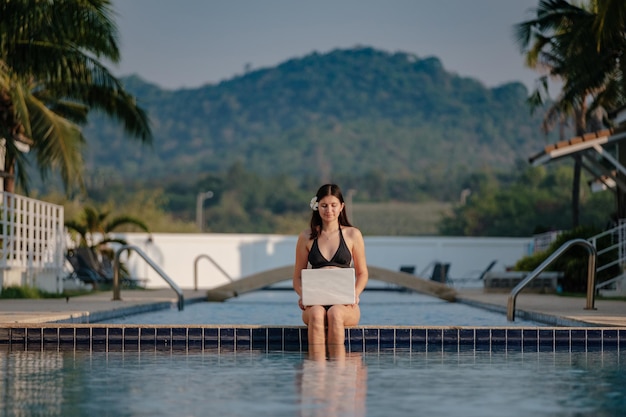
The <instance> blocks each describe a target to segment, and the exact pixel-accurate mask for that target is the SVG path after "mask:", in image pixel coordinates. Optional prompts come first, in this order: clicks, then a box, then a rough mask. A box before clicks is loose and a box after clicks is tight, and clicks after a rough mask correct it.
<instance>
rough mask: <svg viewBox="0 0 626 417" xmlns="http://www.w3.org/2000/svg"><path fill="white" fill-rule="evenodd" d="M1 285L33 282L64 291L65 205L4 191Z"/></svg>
mask: <svg viewBox="0 0 626 417" xmlns="http://www.w3.org/2000/svg"><path fill="white" fill-rule="evenodd" d="M0 196H1V207H0V209H1V211H0V238H1V239H2V245H1V247H0V272H1V279H2V282H1V284H2V286H1V288H5V287H7V286H10V285H22V286H23V285H29V286H33V287H38V288H41V289H44V290H46V291H50V292H60V291H62V290H63V282H62V281H63V280H62V272H63V264H64V254H65V229H64V224H63V223H64V212H63V206H59V205H56V204H51V203H47V202H44V201H41V200H36V199H33V198H28V197H24V196H21V195H17V194H12V193H7V192H1V193H0Z"/></svg>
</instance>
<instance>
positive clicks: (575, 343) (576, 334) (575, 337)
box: [570, 329, 587, 351]
mask: <svg viewBox="0 0 626 417" xmlns="http://www.w3.org/2000/svg"><path fill="white" fill-rule="evenodd" d="M570 346H571V348H572V350H576V351H580V350H581V348H582V349H587V332H586V331H585V330H583V329H572V330H571V343H570Z"/></svg>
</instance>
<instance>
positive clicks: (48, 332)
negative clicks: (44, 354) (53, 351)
mask: <svg viewBox="0 0 626 417" xmlns="http://www.w3.org/2000/svg"><path fill="white" fill-rule="evenodd" d="M43 342H44V343H46V344H50V345H58V344H59V329H58V328H56V327H46V328H44V329H43Z"/></svg>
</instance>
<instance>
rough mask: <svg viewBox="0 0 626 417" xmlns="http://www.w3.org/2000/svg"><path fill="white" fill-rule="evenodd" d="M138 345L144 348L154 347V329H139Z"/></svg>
mask: <svg viewBox="0 0 626 417" xmlns="http://www.w3.org/2000/svg"><path fill="white" fill-rule="evenodd" d="M139 344H140V346H145V347H154V345H155V344H156V329H154V328H150V327H142V328H140V329H139Z"/></svg>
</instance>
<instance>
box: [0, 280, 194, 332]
mask: <svg viewBox="0 0 626 417" xmlns="http://www.w3.org/2000/svg"><path fill="white" fill-rule="evenodd" d="M183 293H184V299H185V304H187V305H189V304H190V303H194V302H199V301H205V300H206V290H198V291H193V290H183ZM121 298H122V299H121V300H117V301H113V291H107V292H98V293H95V294H88V295H81V296H77V297H71V298H69V299H68V300H66V299H65V298H51V299H9V300H0V325H1V324H3V323H52V322H61V323H92V322H96V321H101V320H108V319H111V318H117V317H123V316H127V315H131V314H138V313H145V312H149V311H157V310H163V309H167V308H177V305H178V304H177V302H178V296H177V295H176V293H175V292H174V291H173V290H172V289H170V288H167V289H157V290H133V291H128V290H127V291H124V290H122V291H121Z"/></svg>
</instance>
